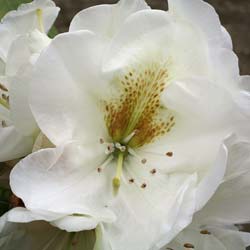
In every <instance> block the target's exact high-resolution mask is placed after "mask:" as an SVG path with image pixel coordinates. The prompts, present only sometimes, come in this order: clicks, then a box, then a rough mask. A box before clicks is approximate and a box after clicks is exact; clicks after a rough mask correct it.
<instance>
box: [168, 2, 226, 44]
mask: <svg viewBox="0 0 250 250" xmlns="http://www.w3.org/2000/svg"><path fill="white" fill-rule="evenodd" d="M168 3H169V12H170V13H171V14H172V15H173V16H174V17H175V18H176V19H180V20H183V21H188V22H190V23H191V24H192V25H194V26H196V27H197V28H199V29H200V30H201V31H202V32H203V33H204V34H205V35H206V37H207V39H208V41H209V43H210V44H211V45H217V46H218V45H221V44H224V36H223V34H222V29H221V24H220V19H219V16H218V15H217V13H216V12H215V9H214V8H213V7H212V6H211V5H209V4H208V3H206V2H205V1H202V0H191V1H186V0H168Z"/></svg>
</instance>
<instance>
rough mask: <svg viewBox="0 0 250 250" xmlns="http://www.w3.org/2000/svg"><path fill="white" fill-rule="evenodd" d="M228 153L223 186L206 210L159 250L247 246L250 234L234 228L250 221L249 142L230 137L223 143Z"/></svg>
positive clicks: (229, 249)
mask: <svg viewBox="0 0 250 250" xmlns="http://www.w3.org/2000/svg"><path fill="white" fill-rule="evenodd" d="M226 145H227V148H228V149H229V158H228V163H227V169H226V173H225V176H224V178H223V182H222V184H221V185H220V186H219V188H218V190H217V191H216V192H215V194H214V195H213V197H212V198H211V199H210V201H209V202H208V203H207V204H206V206H205V207H204V208H203V209H202V210H201V211H199V212H198V213H197V214H196V215H195V216H194V218H193V223H192V224H191V225H190V226H188V227H187V228H186V229H184V230H183V232H181V233H180V234H179V235H178V236H177V237H176V238H175V239H174V240H173V241H172V242H171V243H170V244H168V245H167V246H165V247H164V248H162V250H163V249H164V250H166V249H167V250H177V249H182V248H183V247H186V248H187V249H189V248H191V249H200V250H208V249H216V250H235V249H237V250H245V249H246V247H247V246H249V245H250V234H249V233H246V232H239V229H238V228H237V227H236V226H234V224H238V225H239V224H241V223H245V222H246V221H249V218H250V215H249V198H250V195H249V188H250V185H249V177H250V169H249V163H250V156H249V151H250V142H249V138H238V136H235V135H234V136H231V137H230V138H228V139H227V142H226Z"/></svg>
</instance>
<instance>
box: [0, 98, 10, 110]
mask: <svg viewBox="0 0 250 250" xmlns="http://www.w3.org/2000/svg"><path fill="white" fill-rule="evenodd" d="M0 105H2V106H3V107H5V108H6V109H9V108H10V105H9V102H8V101H7V100H5V99H3V98H0Z"/></svg>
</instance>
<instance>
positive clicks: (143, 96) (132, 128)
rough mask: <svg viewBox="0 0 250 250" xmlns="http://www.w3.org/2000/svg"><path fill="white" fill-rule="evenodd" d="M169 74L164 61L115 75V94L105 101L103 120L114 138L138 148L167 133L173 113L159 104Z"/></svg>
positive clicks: (171, 122)
mask: <svg viewBox="0 0 250 250" xmlns="http://www.w3.org/2000/svg"><path fill="white" fill-rule="evenodd" d="M168 79H169V76H168V71H167V67H166V64H159V63H151V64H149V65H147V66H146V67H145V66H144V67H138V68H137V69H135V68H132V69H129V70H128V71H127V72H126V73H125V74H124V75H122V76H121V77H120V78H119V79H118V83H119V85H118V86H119V87H120V88H119V89H120V93H119V97H118V98H114V99H112V100H110V101H105V122H106V126H107V129H108V132H109V135H110V137H111V138H112V140H113V141H114V142H119V143H120V144H122V145H125V146H128V147H130V148H138V147H141V146H143V145H145V144H148V143H151V142H153V141H154V140H155V139H156V138H158V137H160V136H163V135H165V134H166V133H168V132H169V131H170V130H171V128H172V127H173V126H174V124H175V122H174V116H173V115H172V114H171V112H170V111H169V110H168V109H167V108H166V107H163V106H161V104H160V97H161V93H162V92H163V91H164V89H165V87H166V85H167V82H168Z"/></svg>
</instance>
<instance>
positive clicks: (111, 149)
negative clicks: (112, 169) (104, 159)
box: [105, 143, 115, 155]
mask: <svg viewBox="0 0 250 250" xmlns="http://www.w3.org/2000/svg"><path fill="white" fill-rule="evenodd" d="M114 151H115V146H114V144H113V143H109V144H108V146H107V148H106V150H105V154H107V155H108V154H111V153H113V152H114Z"/></svg>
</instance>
